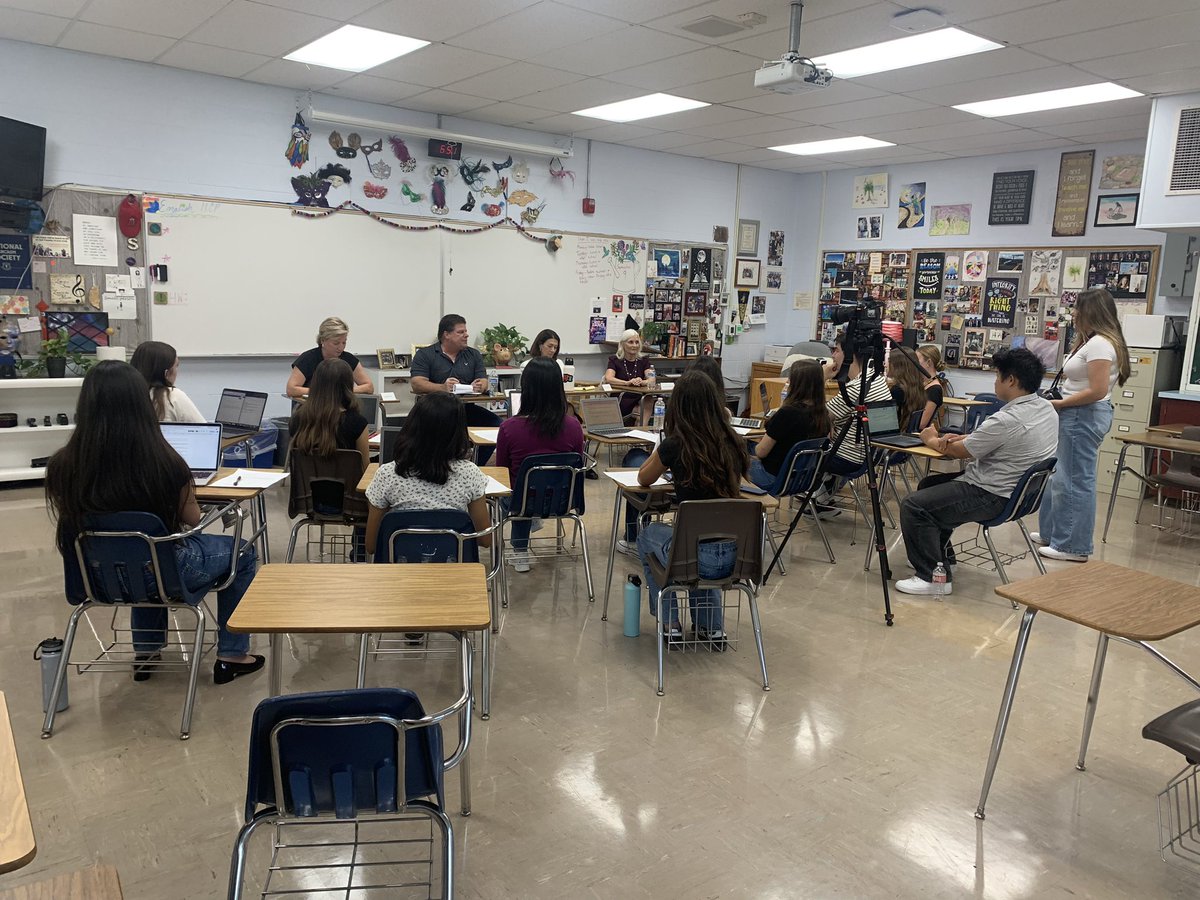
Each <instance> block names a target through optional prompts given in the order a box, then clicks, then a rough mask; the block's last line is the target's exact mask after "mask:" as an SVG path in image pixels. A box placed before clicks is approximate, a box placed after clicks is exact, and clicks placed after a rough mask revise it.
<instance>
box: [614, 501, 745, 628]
mask: <svg viewBox="0 0 1200 900" xmlns="http://www.w3.org/2000/svg"><path fill="white" fill-rule="evenodd" d="M674 537H675V531H674V529H673V528H671V526H670V525H663V524H662V523H661V522H652V523H651V524H649V525H647V526H645V527H644V528H643V529H642V532H641V534H639V535H638V539H637V546H638V552H639V553H640V554H641V556H642V567H643V569H645V572H646V586H647V587H648V588H649V590H650V614H651V615H652V616H656V615H658V595H659V593H660V592H661V591H662V588H661V586H659V585H658V584H656V583H655V581H654V576H653V575H652V574H651V572H650V566H649V565H648V564H647V563H646V560H647V559H649V558H650V557H651V556H653V557H655V558H656V559H657V560H658V561H659V562H660V563H662V564H663V565H664V566H665V565H666V564H667V558H668V557H669V556H670V555H671V541H672V540H673V539H674ZM736 553H737V544H736V543H735V542H734V541H711V542H709V543H703V544H701V545H700V551H699V560H698V561H699V564H700V565H699V568H700V577H701V578H704V579H708V580H713V581H716V580H718V579H721V578H725V577H726V576H728V575H729V573H730V572H732V571H733V564H734V562H735V559H736ZM688 605H689V606H690V607H691V610H692V624H693V625H694V626H695V627H697V628H703V629H704V630H706V631H718V630H720V628H721V625H722V623H723V610H722V609H721V592H720V591H718V590H714V589H705V590H700V591H688ZM663 621H664V627H670V626H671V625H678V624H679V607H678V601H677V600H676V595H675V594H674V593H672V594H671V596H670V597H669V598H668V599H667V603H666V614H665V615H664V616H663Z"/></svg>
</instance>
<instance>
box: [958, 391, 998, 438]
mask: <svg viewBox="0 0 1200 900" xmlns="http://www.w3.org/2000/svg"><path fill="white" fill-rule="evenodd" d="M975 399H976V400H978V401H979V402H980V403H986V404H987V405H986V406H968V407H967V415H966V425H967V431H974V430H975V429H976V428H978V427H979V424H980V423H981V422H982V421H983V420H984V419H986V418H987V417H988V416H990V415H991V414H992V413H996V412H999V411H1000V408H1001V407H1002V406H1004V401H1003V400H1001V399H1000V398H999V397H997V396H996V395H995V394H992V393H989V392H987V391H983V392H981V393H978V394H976V395H975Z"/></svg>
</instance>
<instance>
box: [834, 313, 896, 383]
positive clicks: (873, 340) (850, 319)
mask: <svg viewBox="0 0 1200 900" xmlns="http://www.w3.org/2000/svg"><path fill="white" fill-rule="evenodd" d="M832 312H833V316H832V319H833V323H834V324H835V325H845V326H846V339H845V343H844V345H843V346H844V348H845V352H846V363H845V364H844V365H843V368H845V367H846V366H848V365H849V361H850V360H851V359H852V358H854V357H860V358H865V359H875V358H876V357H878V358H879V359H878V362H879V363H880V364H881V365H882V361H883V360H882V357H883V304H882V303H879V302H877V301H875V300H856V301H855V302H853V303H841V304H839V305H837V306H835V307H834V308H833V310H832Z"/></svg>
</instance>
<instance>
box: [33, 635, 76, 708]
mask: <svg viewBox="0 0 1200 900" xmlns="http://www.w3.org/2000/svg"><path fill="white" fill-rule="evenodd" d="M62 652H63V642H62V638H56V637H50V638H46V639H45V640H44V641H42V642H41V643H40V644H38V645H37V649H36V650H34V651H33V658H34V659H36V660H40V661H41V663H42V712H45V711H46V710H48V709H49V708H50V694H51V693H53V691H54V676H55V675H57V674H58V663H59V660H61V659H62ZM69 705H70V699H69V698H68V697H67V679H66V678H64V679H63V686H62V691H60V692H59V695H58V706H56V707H54V711H55V712H62V711H63V710H64V709H66V708H67V707H68V706H69Z"/></svg>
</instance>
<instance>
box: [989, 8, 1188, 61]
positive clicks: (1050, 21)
mask: <svg viewBox="0 0 1200 900" xmlns="http://www.w3.org/2000/svg"><path fill="white" fill-rule="evenodd" d="M992 5H993V7H994V8H997V9H999V8H1005V7H1001V6H1000V4H992ZM1195 9H1196V0H1153V2H1140V3H1130V2H1128V0H1057V2H1054V3H1046V4H1044V5H1042V6H1039V7H1038V8H1037V9H1036V10H1031V11H1025V10H1020V9H1019V10H1017V11H1015V12H1013V11H1006V12H1004V13H1003V14H1002V15H996V16H992V17H990V18H984V19H979V20H978V21H975V22H972V26H971V30H972V31H974V32H975V33H976V34H981V35H983V36H984V37H986V38H991V39H992V40H995V41H1005V42H1008V43H1013V44H1025V43H1032V42H1034V41H1042V40H1046V39H1047V38H1051V37H1059V36H1062V35H1068V34H1076V33H1078V32H1080V31H1090V30H1096V29H1100V28H1108V27H1109V26H1112V25H1121V24H1123V23H1125V22H1137V21H1139V20H1141V19H1146V18H1149V17H1150V16H1151V15H1160V16H1161V15H1169V14H1172V13H1180V12H1194V11H1195ZM1108 49H1111V48H1110V47H1109V46H1106V45H1103V44H1100V45H1097V52H1098V53H1103V52H1105V51H1106V50H1108Z"/></svg>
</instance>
